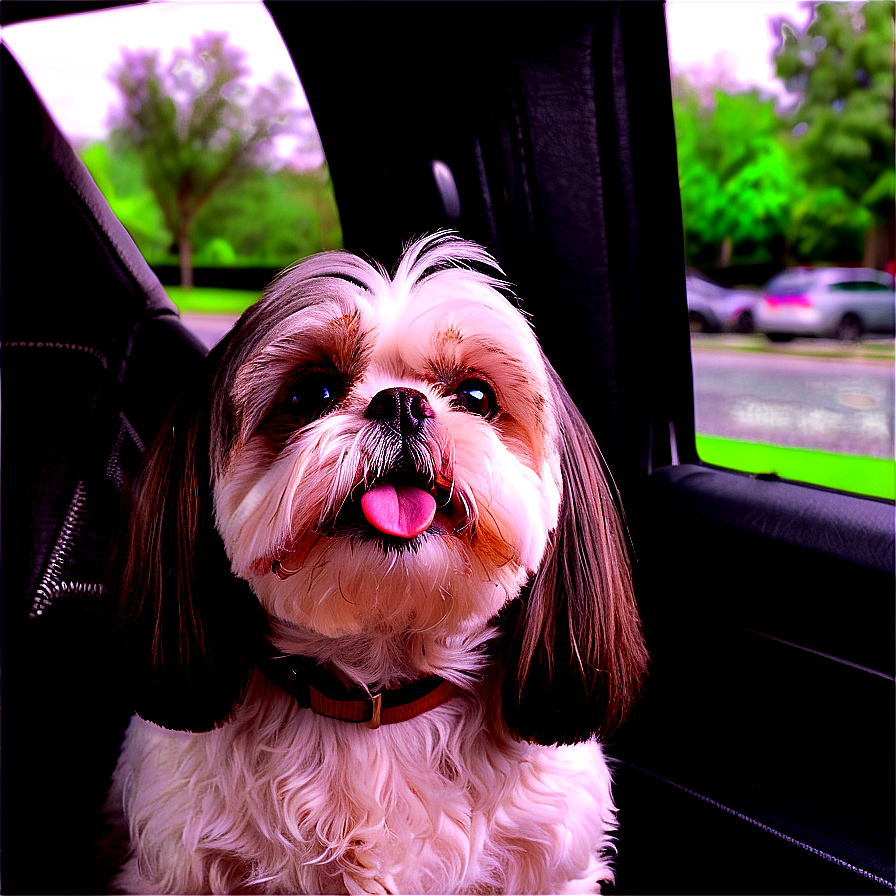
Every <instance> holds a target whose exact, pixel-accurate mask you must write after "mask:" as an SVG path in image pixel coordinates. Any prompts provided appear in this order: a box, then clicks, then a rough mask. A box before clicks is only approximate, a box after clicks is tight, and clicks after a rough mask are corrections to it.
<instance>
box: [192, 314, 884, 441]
mask: <svg viewBox="0 0 896 896" xmlns="http://www.w3.org/2000/svg"><path fill="white" fill-rule="evenodd" d="M182 320H183V321H184V323H185V324H186V325H187V326H188V327H189V328H190V329H191V330H193V332H194V333H196V335H197V336H198V337H199V339H200V340H201V341H202V342H203V343H204V344H205V346H206V347H207V348H211V347H212V346H213V345H214V344H215V343H216V342H217V341H218V340H219V339H220V338H221V337H222V336H223V335H224V333H226V332H227V330H229V329H230V327H231V326H233V323H234V322H235V320H236V318H235V317H233V316H230V315H206V314H184V315H182ZM743 342H744V340H743V337H701V338H699V339H698V340H697V341H696V342H695V344H694V351H693V363H694V394H695V405H696V408H695V411H696V424H697V432H699V433H703V434H705V435H713V436H723V437H725V438H731V439H739V440H743V441H747V442H767V443H771V444H774V445H792V446H799V447H804V448H810V447H811V448H819V449H822V450H825V451H833V452H837V453H843V454H859V455H865V456H868V457H892V456H893V438H894V427H893V409H894V403H896V396H894V385H893V381H894V372H893V362H892V360H891V358H884V359H880V360H876V359H867V358H861V357H839V355H840V354H850V351H849V350H846V351H843V350H842V349H841V348H840V347H839V346H837V344H836V343H830V342H827V343H825V342H814V341H809V340H799V341H796V342H794V343H792V344H791V345H790V346H786V347H782V346H774V347H771V348H770V350H768V351H765V350H760V351H755V350H754V351H747V350H744V348H743V345H742V343H743ZM748 343H749V344H750V345H752V346H754V347H757V346H758V347H764V345H765V344H764V341H763V340H761V339H759V340H755V341H754V342H752V343H750V342H749V340H748ZM803 353H805V354H803ZM806 355H809V356H806Z"/></svg>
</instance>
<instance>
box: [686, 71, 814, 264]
mask: <svg viewBox="0 0 896 896" xmlns="http://www.w3.org/2000/svg"><path fill="white" fill-rule="evenodd" d="M680 94H681V95H679V96H677V97H676V98H675V100H674V103H675V123H676V132H677V137H678V163H679V171H680V180H681V201H682V214H683V219H684V226H685V243H686V248H687V255H688V259H689V261H690V262H691V263H692V264H695V265H698V266H701V267H711V266H713V265H714V264H716V263H717V262H718V261H720V260H724V261H730V262H733V263H738V264H757V263H763V262H770V261H774V260H775V257H774V256H775V254H777V253H779V252H780V251H781V249H782V247H783V241H784V234H785V232H786V229H787V224H788V221H789V216H790V209H791V208H792V206H793V204H794V202H795V201H796V200H797V198H798V196H799V192H800V185H799V184H798V183H797V182H796V181H795V180H794V176H793V166H792V163H791V159H790V157H789V155H788V153H787V151H786V149H785V147H784V145H783V144H782V142H781V139H780V131H781V122H780V120H779V119H778V118H777V116H776V114H775V109H774V102H773V101H772V100H763V99H762V98H761V97H760V96H759V95H758V94H757V93H755V92H750V93H740V94H726V93H722V92H721V91H717V92H716V94H715V105H714V107H713V108H706V107H704V106H702V105H701V103H700V101H699V99H698V97H697V94H696V92H695V91H691V90H689V89H687V86H686V85H685V86H684V89H683V90H680ZM723 253H727V254H728V255H729V256H730V257H729V258H724V259H722V256H723Z"/></svg>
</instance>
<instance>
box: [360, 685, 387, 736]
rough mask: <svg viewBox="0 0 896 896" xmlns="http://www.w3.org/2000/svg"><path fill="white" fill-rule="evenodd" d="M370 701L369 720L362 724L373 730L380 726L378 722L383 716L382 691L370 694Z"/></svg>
mask: <svg viewBox="0 0 896 896" xmlns="http://www.w3.org/2000/svg"><path fill="white" fill-rule="evenodd" d="M370 703H371V713H370V721H369V722H365V723H364V724H365V725H366V726H367V727H368V728H372V729H373V730H374V731H375V730H376V729H377V728H379V727H380V723H381V721H382V718H383V695H382V693H379V694H373V695H371V697H370Z"/></svg>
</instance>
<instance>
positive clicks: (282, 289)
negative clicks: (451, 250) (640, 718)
mask: <svg viewBox="0 0 896 896" xmlns="http://www.w3.org/2000/svg"><path fill="white" fill-rule="evenodd" d="M466 251H467V253H468V254H469V248H467V250H466ZM440 261H441V259H440V257H439V255H438V253H431V254H430V255H429V256H428V257H426V258H425V259H424V260H423V261H421V260H419V259H417V258H415V257H414V256H406V258H405V261H404V262H403V264H402V265H401V267H400V268H399V270H398V272H397V274H396V276H395V277H394V279H392V280H389V279H388V278H386V277H385V276H384V275H383V274H382V273H380V272H379V271H377V270H375V269H374V268H372V267H368V266H366V265H364V264H363V263H361V262H359V261H358V259H356V258H353V257H352V256H348V255H344V254H343V255H331V256H328V257H324V258H317V259H313V260H312V261H311V262H308V263H306V264H302V265H299V266H298V267H296V268H294V269H292V270H291V271H290V272H288V273H287V274H286V275H285V276H284V277H283V278H282V279H281V280H280V281H279V282H278V283H277V284H276V286H275V287H274V288H273V289H272V290H271V291H269V293H268V294H267V295H266V296H265V297H264V298H263V299H262V300H261V302H260V303H259V304H258V305H257V306H256V307H255V308H254V309H253V311H252V313H251V314H250V315H249V316H247V317H246V318H245V319H244V320H243V321H242V322H241V323H240V325H239V327H238V329H237V332H236V333H235V334H234V337H233V341H232V342H231V346H230V349H229V352H228V355H227V356H226V357H225V363H224V365H222V370H223V371H225V372H226V373H224V374H223V375H222V377H221V382H220V387H221V391H220V393H219V394H220V395H222V398H223V400H222V401H220V403H219V404H218V413H219V414H220V415H223V416H225V417H226V418H227V419H228V422H229V426H228V427H227V432H228V438H227V441H226V442H219V443H218V444H217V445H215V448H216V455H215V464H214V470H215V475H214V501H215V511H216V519H217V525H218V529H219V531H220V533H221V536H222V538H223V541H224V544H225V546H226V549H227V553H228V556H229V558H230V561H231V564H232V569H233V572H234V573H235V574H236V575H238V576H240V577H241V578H243V579H245V580H246V581H248V582H249V583H250V585H251V587H252V590H253V591H254V592H255V594H256V595H257V596H258V598H259V599H260V601H261V603H262V605H263V606H264V608H265V610H266V611H267V612H268V613H269V614H270V615H271V616H273V617H275V618H277V619H281V620H286V621H288V622H290V623H294V624H298V625H301V626H302V627H305V628H309V629H311V630H313V631H314V632H317V633H319V634H322V635H327V636H337V635H343V634H347V633H353V632H359V631H363V630H374V629H375V630H379V631H398V630H403V631H407V630H417V631H427V632H435V633H438V634H442V635H450V634H451V633H454V632H458V631H461V630H464V629H465V628H468V627H470V626H476V627H481V625H482V624H483V623H484V622H486V621H487V620H488V619H490V618H492V617H493V616H495V614H497V613H498V611H499V610H500V609H501V608H502V607H503V606H504V604H505V603H507V601H508V600H511V599H513V598H515V597H516V596H517V595H518V593H519V591H520V588H521V587H522V586H523V585H524V583H525V582H526V581H527V580H528V579H529V578H531V577H532V576H533V575H534V573H535V571H536V569H537V568H538V566H539V565H540V563H541V560H542V557H543V555H544V552H545V547H546V544H547V539H548V535H549V533H550V532H551V531H552V530H553V529H554V528H555V527H556V525H557V519H558V512H559V506H560V493H561V487H562V482H561V473H560V464H559V457H558V452H557V442H558V429H557V415H556V409H555V407H554V399H553V397H552V389H551V384H550V380H549V377H548V373H547V369H546V367H545V363H544V361H543V359H542V354H541V351H540V349H539V347H538V345H537V343H536V341H535V338H534V337H533V335H532V331H531V329H530V327H529V325H528V323H527V322H526V320H525V319H524V318H523V316H522V315H521V314H520V312H519V311H517V310H516V309H515V308H514V307H513V306H512V305H511V303H510V302H509V301H508V300H507V299H506V298H505V297H504V296H503V295H502V294H501V293H500V292H498V290H497V289H496V288H495V284H494V283H493V282H492V281H491V280H490V279H489V278H488V277H486V276H485V275H483V274H480V273H476V272H473V271H471V270H469V269H466V268H460V267H449V268H443V269H441V270H440V269H438V268H436V270H434V271H431V272H429V273H425V269H426V268H427V267H431V266H433V265H438V264H439V263H440Z"/></svg>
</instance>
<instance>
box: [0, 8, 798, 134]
mask: <svg viewBox="0 0 896 896" xmlns="http://www.w3.org/2000/svg"><path fill="white" fill-rule="evenodd" d="M769 15H785V16H787V17H788V18H790V19H791V20H792V21H795V22H800V23H802V22H805V21H806V19H807V17H808V12H807V10H806V9H805V4H802V3H798V2H773V0H669V2H668V4H667V8H666V17H667V24H668V32H669V45H670V54H671V59H672V65H673V70H680V69H685V68H694V67H697V68H702V69H704V70H705V69H707V68H709V67H711V66H713V65H714V64H715V65H718V64H719V57H718V54H719V52H720V51H724V53H725V57H724V68H725V70H726V71H729V72H730V73H731V74H732V75H733V77H734V78H735V79H736V80H737V82H738V83H741V84H743V85H745V86H748V85H755V86H760V87H762V88H764V89H766V90H767V91H768V92H770V93H775V94H780V93H781V92H782V87H781V85H780V82H776V81H775V80H774V76H773V71H772V69H771V65H770V53H771V51H772V48H773V47H774V39H773V37H772V34H771V31H770V29H769V27H768V24H767V17H768V16H769ZM205 30H216V31H227V32H228V33H229V34H230V36H231V39H232V41H233V42H234V43H237V44H238V45H240V46H242V47H243V49H245V50H247V51H248V59H247V62H248V65H249V67H250V68H251V69H252V77H253V79H255V80H258V81H261V82H265V81H268V80H269V79H270V77H271V75H272V74H273V73H274V72H281V73H283V74H285V75H287V76H288V77H290V78H295V70H294V69H293V66H292V62H291V60H290V58H289V54H288V53H287V51H286V48H285V47H284V46H283V43H282V42H281V41H280V37H279V35H278V34H277V30H276V28H275V26H274V24H273V21H272V20H271V18H270V16H269V15H268V13H267V11H266V10H265V8H264V6H263V5H262V3H261V2H260V0H157V2H153V3H149V4H145V5H141V6H131V7H126V8H121V9H112V10H104V11H101V12H93V13H82V14H79V15H70V16H65V17H64V18H62V19H55V20H54V19H44V20H39V21H36V22H24V23H19V24H16V25H12V26H9V27H7V28H6V29H4V30H3V33H2V37H3V40H4V42H6V43H7V44H8V46H9V48H10V49H11V50H12V52H13V53H14V55H16V57H17V58H18V59H19V62H20V63H21V64H22V66H23V68H24V69H25V70H26V72H27V73H28V75H29V77H30V78H31V80H32V82H33V83H34V84H35V85H36V87H37V89H38V91H39V92H40V93H41V94H42V96H43V97H44V100H45V102H46V103H47V105H48V106H49V107H50V110H51V111H52V113H53V114H54V116H55V117H56V119H57V121H58V122H59V124H60V126H61V127H62V130H63V131H64V132H65V133H66V134H68V135H69V137H71V138H73V139H75V140H77V139H81V138H101V137H102V136H104V134H105V132H106V120H107V116H108V109H109V107H110V105H112V104H113V103H114V102H115V100H116V92H115V90H114V88H113V87H112V85H111V83H110V82H109V81H108V79H107V77H106V76H107V74H108V72H109V69H110V67H111V65H112V64H113V62H114V61H115V60H116V59H117V58H119V55H120V51H119V48H120V47H122V46H127V47H129V48H130V49H136V48H139V47H159V48H160V49H161V52H162V59H163V61H165V60H167V59H168V58H170V55H171V51H172V50H173V49H174V48H175V47H187V46H189V43H190V41H189V37H190V35H191V34H196V33H201V32H202V31H205ZM714 59H715V63H714ZM297 99H298V100H299V102H300V103H304V102H305V100H304V94H303V93H302V92H301V87H300V86H298V83H297Z"/></svg>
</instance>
